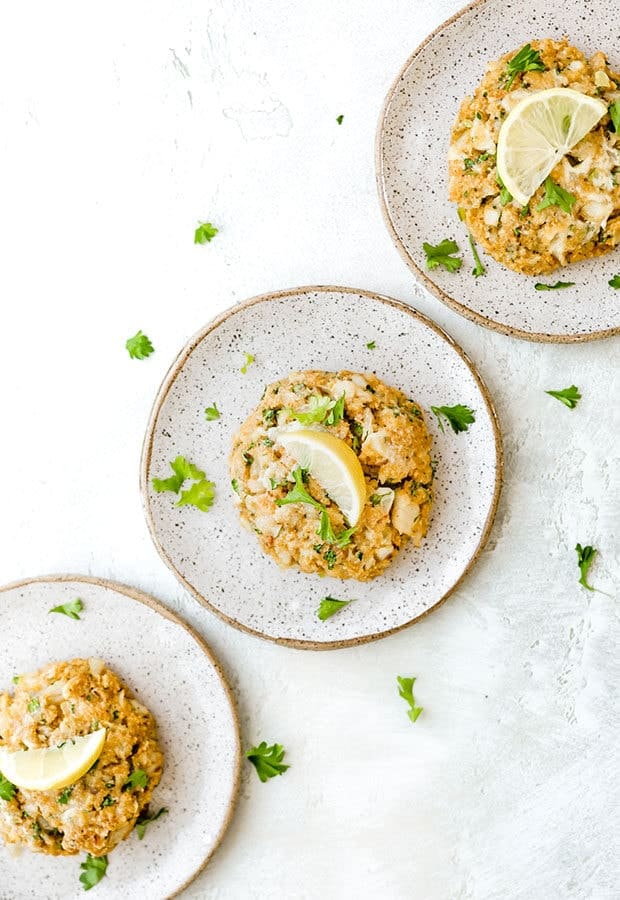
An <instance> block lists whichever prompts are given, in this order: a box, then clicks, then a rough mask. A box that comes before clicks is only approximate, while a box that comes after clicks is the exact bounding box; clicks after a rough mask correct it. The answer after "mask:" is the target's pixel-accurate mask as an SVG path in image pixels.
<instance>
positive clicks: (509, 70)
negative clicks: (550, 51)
mask: <svg viewBox="0 0 620 900" xmlns="http://www.w3.org/2000/svg"><path fill="white" fill-rule="evenodd" d="M546 69H547V67H546V65H545V64H544V62H543V61H542V59H541V57H540V53H539V52H538V50H533V49H532V45H531V44H526V45H525V47H522V48H521V49H520V50H519V52H518V53H517V55H516V56H513V57H512V59H510V60H508V64H507V65H506V71H505V72H504V74H503V75H502V78H501V81H500V84H501V85H502V87H504V88H505V89H506V90H507V91H509V90H510V88H511V87H512V82H513V81H514V80H515V78H516V77H517V75H518V74H519V73H520V72H545V71H546Z"/></svg>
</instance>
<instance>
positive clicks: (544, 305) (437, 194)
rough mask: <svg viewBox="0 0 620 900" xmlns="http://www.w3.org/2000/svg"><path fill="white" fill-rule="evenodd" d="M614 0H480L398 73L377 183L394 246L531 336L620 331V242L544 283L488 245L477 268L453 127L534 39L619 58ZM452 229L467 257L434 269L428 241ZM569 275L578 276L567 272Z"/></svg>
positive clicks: (428, 280) (470, 305)
mask: <svg viewBox="0 0 620 900" xmlns="http://www.w3.org/2000/svg"><path fill="white" fill-rule="evenodd" d="M615 17H617V6H616V4H615V3H614V2H612V0H590V2H589V3H588V4H587V7H586V6H584V4H583V3H581V2H578V0H571V2H567V3H540V0H520V2H519V3H515V2H513V0H481V2H479V3H474V4H473V5H472V6H469V7H467V8H466V9H464V10H463V11H462V12H461V13H459V14H458V15H456V16H454V17H453V18H452V19H449V20H448V21H447V22H445V23H444V24H443V25H441V26H440V27H439V28H438V29H437V30H436V31H434V32H433V34H431V35H430V37H428V38H427V39H426V41H424V43H423V44H422V45H421V46H420V47H418V49H417V50H415V51H414V53H413V54H412V56H411V57H410V58H409V60H408V61H407V63H406V64H405V67H404V68H403V70H402V71H401V72H400V74H399V75H398V77H397V79H396V81H395V82H394V84H393V86H392V88H391V90H390V92H389V94H388V96H387V100H386V103H385V107H384V109H383V112H382V114H381V118H380V120H379V129H378V133H377V159H376V165H377V184H378V188H379V197H380V200H381V204H382V208H383V213H384V217H385V220H386V223H387V225H388V228H389V231H390V233H391V235H392V238H393V240H394V242H395V243H396V246H397V247H398V249H399V250H400V252H401V253H402V255H403V256H404V258H405V261H406V262H407V263H408V265H409V266H410V267H411V268H412V269H413V271H414V272H415V274H416V275H417V276H418V277H419V278H421V279H422V281H423V282H424V283H425V285H426V287H427V288H428V289H429V290H430V291H432V292H433V293H434V294H435V295H436V296H437V297H439V299H440V300H443V301H444V302H445V303H447V304H448V305H449V306H451V307H452V308H453V309H455V310H456V311H457V312H460V313H461V314H462V315H464V316H466V317H467V318H468V319H473V321H474V322H478V323H479V324H481V325H486V326H487V327H489V328H493V329H494V330H496V331H501V332H503V333H504V334H511V335H514V336H516V337H521V338H527V339H529V340H534V341H558V342H565V341H587V340H594V339H595V338H601V337H607V336H609V335H612V334H618V333H620V297H619V296H618V291H614V290H613V288H610V287H609V285H608V284H607V282H608V281H609V279H610V278H611V277H612V276H613V275H617V274H618V273H620V252H619V251H618V249H616V251H615V252H612V253H609V254H607V255H606V256H601V257H598V258H597V259H592V260H588V261H586V262H582V263H577V264H575V265H571V266H569V267H566V268H564V269H561V270H558V271H557V273H553V277H552V278H551V279H550V280H551V281H555V280H557V279H558V278H561V279H563V280H564V281H575V282H577V285H576V287H574V288H571V289H570V290H565V291H550V292H546V293H539V292H537V291H535V290H534V284H535V282H536V281H538V280H543V281H547V279H546V278H542V279H539V278H533V277H527V276H524V275H519V274H518V273H517V272H512V271H511V270H510V269H506V268H504V267H503V266H501V265H500V264H499V263H497V262H495V260H493V259H491V257H489V256H487V255H486V254H484V253H482V251H481V256H482V257H483V262H484V263H485V265H486V267H487V273H486V275H485V276H484V277H480V278H473V277H472V274H471V270H472V265H473V260H472V259H471V253H470V250H469V245H468V243H467V230H466V228H465V226H464V225H463V223H461V222H459V220H458V217H457V214H456V206H455V204H454V203H451V202H450V201H449V200H448V184H447V180H448V172H447V168H448V163H447V153H448V145H449V140H450V130H451V128H452V124H453V122H454V119H455V117H456V113H457V110H458V108H459V106H460V103H461V101H462V99H463V98H464V97H465V96H466V95H467V94H471V92H472V91H473V89H474V88H475V86H476V85H477V84H478V83H479V81H480V79H481V78H482V75H483V74H484V70H485V68H486V65H487V63H488V62H490V61H491V60H494V59H497V58H498V57H500V56H501V55H502V54H503V53H506V52H507V51H509V50H511V49H512V48H518V47H519V46H522V45H523V44H525V43H526V42H527V41H530V40H533V39H535V38H547V37H551V38H561V37H562V36H563V35H567V36H568V38H569V39H570V40H571V41H572V42H573V43H574V44H575V45H576V46H577V47H579V48H580V49H582V50H583V51H584V52H585V53H586V54H591V53H593V52H594V51H595V50H603V51H604V52H605V53H606V54H607V56H608V59H609V60H610V62H611V64H612V65H613V66H614V68H615V69H616V70H618V68H620V56H619V51H618V41H617V40H616V39H615V38H614V32H613V31H610V22H611V21H614V20H615ZM446 237H451V238H454V239H455V240H456V241H457V243H458V245H459V247H460V249H461V250H462V251H463V257H464V259H465V263H464V265H463V266H462V267H461V269H460V271H459V272H456V273H450V272H446V271H444V270H443V269H441V270H440V269H434V270H433V271H432V272H429V271H428V270H427V269H426V263H425V258H424V253H423V251H422V243H423V242H424V241H428V242H430V243H431V244H437V243H439V241H441V240H442V239H443V238H446ZM569 275H570V278H569V277H568V276H569Z"/></svg>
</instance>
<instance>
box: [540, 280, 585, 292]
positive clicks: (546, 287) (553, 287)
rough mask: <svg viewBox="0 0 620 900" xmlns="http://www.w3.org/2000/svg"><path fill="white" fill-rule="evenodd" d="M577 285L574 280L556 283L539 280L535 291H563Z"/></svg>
mask: <svg viewBox="0 0 620 900" xmlns="http://www.w3.org/2000/svg"><path fill="white" fill-rule="evenodd" d="M570 287H575V282H574V281H556V283H555V284H543V283H542V281H537V282H536V284H535V285H534V290H535V291H561V290H562V289H563V288H570Z"/></svg>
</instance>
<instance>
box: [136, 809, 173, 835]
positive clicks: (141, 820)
mask: <svg viewBox="0 0 620 900" xmlns="http://www.w3.org/2000/svg"><path fill="white" fill-rule="evenodd" d="M167 812H168V809H167V808H166V807H165V806H162V808H161V809H160V810H159V811H158V812H156V813H153V815H152V816H151V815H149V813H148V811H147V812H143V813H142V815H140V816H138V819H137V821H136V832H137V834H138V838H139V839H140V840H143V838H144V835H145V833H146V826H147V825H150V824H151V822H156V821H157V820H158V819H159V818H160V817H161V816H165V815H166V813H167Z"/></svg>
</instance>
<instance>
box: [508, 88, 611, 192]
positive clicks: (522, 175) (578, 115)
mask: <svg viewBox="0 0 620 900" xmlns="http://www.w3.org/2000/svg"><path fill="white" fill-rule="evenodd" d="M606 112H607V104H606V103H603V101H602V100H597V99H596V97H588V96H586V94H581V93H579V91H574V90H572V89H571V88H550V89H549V90H546V91H536V92H535V93H533V94H531V96H528V97H524V98H523V100H520V101H519V103H517V105H516V106H515V107H514V108H513V109H512V110H511V112H510V113H509V114H508V115H507V116H506V119H505V120H504V123H503V124H502V127H501V129H500V132H499V138H498V142H497V173H498V175H499V177H500V178H501V180H502V183H503V184H504V187H505V188H506V189H507V190H508V191H510V193H511V194H512V196H513V198H514V199H515V200H516V201H517V203H519V204H520V205H521V206H525V205H526V204H527V203H528V201H529V200H530V197H531V196H532V195H533V194H534V193H535V191H536V190H537V189H538V188H539V187H540V185H541V184H542V183H543V181H544V180H545V178H547V176H548V175H549V174H550V172H551V170H552V169H553V168H554V167H555V166H556V165H557V164H558V162H559V161H560V160H561V159H562V157H563V156H564V155H565V154H566V153H568V152H569V150H571V149H572V147H574V146H575V144H578V143H579V141H580V140H582V138H584V137H585V136H586V134H587V133H588V132H589V131H591V130H592V129H593V128H594V126H595V125H596V124H597V122H599V121H600V120H601V119H602V117H603V116H604V115H605V113H606Z"/></svg>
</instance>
